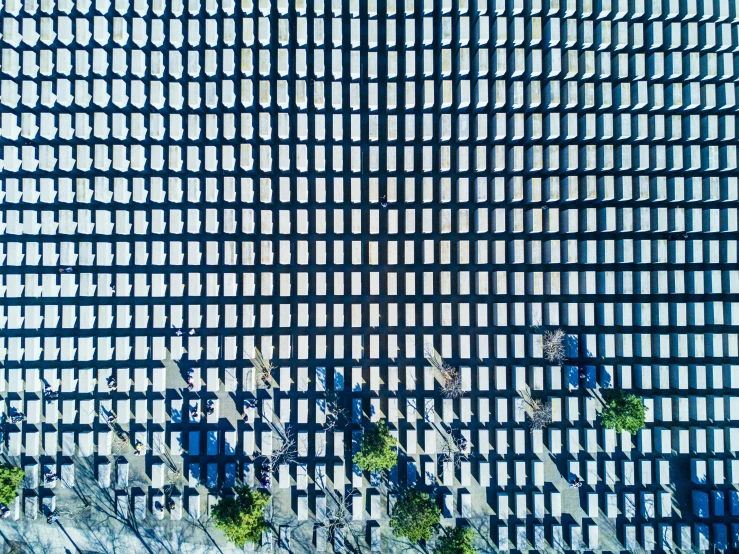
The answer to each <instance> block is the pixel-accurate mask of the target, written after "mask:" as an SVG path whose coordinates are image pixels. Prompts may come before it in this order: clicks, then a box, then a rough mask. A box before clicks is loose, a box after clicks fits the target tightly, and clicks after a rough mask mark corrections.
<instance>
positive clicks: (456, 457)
mask: <svg viewBox="0 0 739 554" xmlns="http://www.w3.org/2000/svg"><path fill="white" fill-rule="evenodd" d="M442 438H443V440H444V444H443V446H442V447H441V461H442V463H443V462H452V464H454V467H455V468H456V469H459V468H460V467H461V466H462V462H466V461H469V458H470V455H471V453H470V447H469V445H468V444H467V441H466V440H465V439H464V438H462V437H461V436H460V437H454V436H452V435H450V434H448V433H442Z"/></svg>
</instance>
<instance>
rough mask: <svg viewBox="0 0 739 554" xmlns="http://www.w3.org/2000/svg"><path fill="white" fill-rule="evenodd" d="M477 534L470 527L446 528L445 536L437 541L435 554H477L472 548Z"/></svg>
mask: <svg viewBox="0 0 739 554" xmlns="http://www.w3.org/2000/svg"><path fill="white" fill-rule="evenodd" d="M474 538H475V532H474V531H473V530H472V529H470V528H469V527H454V528H452V529H448V528H446V527H445V528H444V536H442V537H439V540H437V541H436V548H434V554H475V552H477V550H476V549H475V547H474V546H472V540H473V539H474Z"/></svg>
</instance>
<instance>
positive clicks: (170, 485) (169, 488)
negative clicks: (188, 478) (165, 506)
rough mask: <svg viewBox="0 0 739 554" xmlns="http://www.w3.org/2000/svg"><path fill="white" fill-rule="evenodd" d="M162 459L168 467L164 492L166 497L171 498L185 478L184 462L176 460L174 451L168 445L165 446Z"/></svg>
mask: <svg viewBox="0 0 739 554" xmlns="http://www.w3.org/2000/svg"><path fill="white" fill-rule="evenodd" d="M162 461H163V462H164V466H165V467H166V468H167V475H166V477H165V483H164V487H162V493H163V494H164V497H165V499H166V500H169V498H170V497H171V496H172V493H174V492H175V491H176V490H177V486H178V485H179V484H180V481H181V480H182V479H183V473H182V464H181V463H179V464H178V463H177V462H175V461H174V458H173V457H172V452H171V451H170V450H169V447H167V446H165V448H164V451H163V452H162Z"/></svg>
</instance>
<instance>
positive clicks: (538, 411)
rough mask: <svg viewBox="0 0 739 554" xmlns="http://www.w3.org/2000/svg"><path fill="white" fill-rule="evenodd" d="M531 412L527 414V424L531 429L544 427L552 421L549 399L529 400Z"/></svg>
mask: <svg viewBox="0 0 739 554" xmlns="http://www.w3.org/2000/svg"><path fill="white" fill-rule="evenodd" d="M529 406H530V407H531V414H530V415H529V426H530V427H531V429H532V430H541V429H544V428H545V427H546V426H547V425H549V424H550V423H551V422H552V403H551V402H549V401H546V402H542V401H541V400H538V399H537V400H531V402H529Z"/></svg>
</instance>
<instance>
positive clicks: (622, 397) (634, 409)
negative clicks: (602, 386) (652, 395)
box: [601, 389, 648, 435]
mask: <svg viewBox="0 0 739 554" xmlns="http://www.w3.org/2000/svg"><path fill="white" fill-rule="evenodd" d="M603 398H604V399H605V402H606V405H605V408H603V412H602V413H601V417H602V418H603V426H604V427H606V428H607V429H615V430H616V431H617V432H618V433H620V432H621V431H628V432H629V433H631V434H632V435H636V433H637V432H638V431H639V429H641V428H643V427H644V426H645V424H644V420H645V419H646V416H647V409H648V408H647V407H646V406H645V405H644V402H643V401H642V399H641V398H640V397H638V396H636V395H635V394H631V393H626V392H624V391H622V390H620V389H606V390H605V391H604V393H603Z"/></svg>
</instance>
